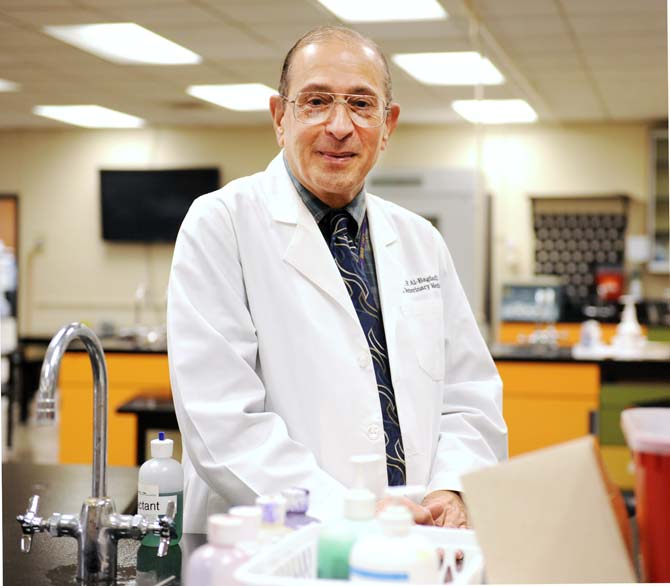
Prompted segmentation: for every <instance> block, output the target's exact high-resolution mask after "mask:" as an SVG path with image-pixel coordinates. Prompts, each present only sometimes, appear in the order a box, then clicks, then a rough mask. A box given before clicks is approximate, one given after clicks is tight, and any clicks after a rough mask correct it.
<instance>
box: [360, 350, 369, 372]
mask: <svg viewBox="0 0 670 586" xmlns="http://www.w3.org/2000/svg"><path fill="white" fill-rule="evenodd" d="M358 364H359V366H360V367H361V368H365V367H367V366H368V365H369V364H370V352H368V351H367V350H363V352H361V353H360V354H359V355H358Z"/></svg>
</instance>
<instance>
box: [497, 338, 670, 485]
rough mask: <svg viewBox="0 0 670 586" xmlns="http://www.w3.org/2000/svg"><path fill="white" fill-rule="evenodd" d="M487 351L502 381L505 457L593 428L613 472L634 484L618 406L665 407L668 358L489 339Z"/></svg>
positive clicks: (618, 480)
mask: <svg viewBox="0 0 670 586" xmlns="http://www.w3.org/2000/svg"><path fill="white" fill-rule="evenodd" d="M491 353H492V356H493V359H494V361H495V363H496V367H497V368H498V372H499V373H500V377H501V378H502V381H503V415H504V417H505V421H506V422H507V426H508V429H509V454H510V456H516V455H519V454H522V453H525V452H529V451H532V450H536V449H539V448H543V447H547V446H550V445H553V444H557V443H561V442H565V441H569V440H571V439H575V438H578V437H581V436H584V435H587V434H590V433H591V434H594V435H596V436H597V437H598V439H599V443H600V453H601V456H602V458H603V462H604V464H605V467H606V469H607V471H608V473H609V475H610V477H611V479H612V480H613V481H614V483H615V484H617V485H618V486H619V487H620V488H621V489H623V490H626V491H630V490H632V489H633V485H634V477H633V469H632V457H631V453H630V450H629V449H628V446H627V445H626V441H625V439H624V437H623V433H622V431H621V425H620V423H619V420H620V416H621V411H622V410H623V409H625V408H627V407H633V406H670V384H669V383H670V360H668V359H661V358H656V359H652V358H647V359H640V360H613V359H604V360H577V359H574V358H573V357H572V352H571V349H570V348H567V347H559V348H555V349H546V348H544V349H543V348H538V347H532V346H516V345H509V344H494V345H492V346H491Z"/></svg>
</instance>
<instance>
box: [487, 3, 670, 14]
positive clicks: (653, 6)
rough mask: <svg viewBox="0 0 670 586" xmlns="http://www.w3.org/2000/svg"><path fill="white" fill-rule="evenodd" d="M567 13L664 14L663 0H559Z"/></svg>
mask: <svg viewBox="0 0 670 586" xmlns="http://www.w3.org/2000/svg"><path fill="white" fill-rule="evenodd" d="M489 1H490V0H489ZM559 2H560V3H561V4H562V5H563V7H564V8H565V10H566V12H567V13H568V14H569V15H577V14H597V15H599V16H600V17H601V18H608V17H609V16H611V15H616V14H628V15H630V16H632V17H637V16H639V15H640V14H644V13H652V14H657V15H659V16H664V15H665V10H666V2H665V0H637V1H635V2H631V0H559Z"/></svg>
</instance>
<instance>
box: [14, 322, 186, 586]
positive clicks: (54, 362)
mask: <svg viewBox="0 0 670 586" xmlns="http://www.w3.org/2000/svg"><path fill="white" fill-rule="evenodd" d="M75 339H80V340H81V341H82V342H83V344H84V347H85V348H86V351H87V352H88V354H89V357H90V359H91V367H92V368H93V474H92V489H91V496H90V497H88V498H87V499H85V500H84V503H83V505H82V508H81V511H80V513H79V515H78V516H77V515H63V514H60V513H54V514H53V515H51V516H50V517H49V518H48V519H43V518H42V517H38V516H37V508H38V504H39V496H37V495H33V496H32V497H31V498H30V500H29V502H28V509H27V511H26V512H25V513H24V514H22V515H18V516H17V517H16V520H17V521H18V522H19V524H20V525H21V530H22V532H23V535H22V536H21V551H22V552H24V553H29V552H30V546H31V543H32V536H33V535H34V534H35V533H40V532H45V533H47V532H48V533H49V534H50V535H51V536H52V537H61V536H70V537H74V538H75V539H76V540H77V545H78V551H77V579H78V580H81V581H84V582H87V583H91V582H112V581H114V580H115V579H116V560H117V545H118V541H119V540H120V539H138V540H139V539H142V538H143V537H144V536H146V535H158V536H159V537H160V544H159V546H158V556H159V557H163V556H165V555H166V554H167V550H168V547H169V544H170V538H171V537H173V536H174V533H175V529H174V514H175V503H174V502H172V501H171V502H170V503H169V504H168V508H167V514H166V515H164V516H161V517H159V518H158V520H156V521H148V520H147V519H145V518H144V517H143V516H142V515H139V514H138V515H121V514H119V513H117V512H116V511H115V508H114V503H113V501H112V499H111V498H109V497H108V496H107V366H106V364H105V355H104V353H103V350H102V345H101V344H100V340H98V337H97V336H96V335H95V333H94V332H93V331H92V330H91V329H89V328H88V327H86V326H85V325H83V324H80V323H72V324H70V325H68V326H65V327H64V328H62V329H61V330H60V331H59V332H58V333H57V334H56V335H55V336H54V338H53V339H52V340H51V343H50V344H49V347H48V349H47V352H46V355H45V357H44V363H43V364H42V373H41V376H40V388H39V394H38V397H37V419H38V421H43V422H54V421H55V418H56V401H55V391H56V385H57V383H58V372H59V370H60V364H61V360H62V359H63V355H64V354H65V350H66V349H67V347H68V345H69V344H70V342H72V341H73V340H75Z"/></svg>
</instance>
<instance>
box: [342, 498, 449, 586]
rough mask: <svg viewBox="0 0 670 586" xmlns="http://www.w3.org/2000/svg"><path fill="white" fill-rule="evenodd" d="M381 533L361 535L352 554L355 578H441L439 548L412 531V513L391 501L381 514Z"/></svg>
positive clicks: (412, 580) (421, 581) (425, 580)
mask: <svg viewBox="0 0 670 586" xmlns="http://www.w3.org/2000/svg"><path fill="white" fill-rule="evenodd" d="M377 518H378V520H379V524H380V527H381V533H380V534H370V535H367V536H364V537H361V539H359V540H358V541H357V542H356V544H355V545H354V547H353V549H352V550H351V556H350V560H349V561H350V575H349V579H350V580H351V581H352V582H358V581H380V582H395V583H397V582H405V583H409V584H437V583H439V582H440V580H439V577H440V561H439V558H438V554H437V550H436V548H435V546H434V545H432V544H431V543H430V541H428V540H427V539H425V538H423V537H421V536H419V535H412V534H411V529H412V526H413V524H414V521H413V520H412V513H411V512H410V511H409V509H408V508H407V507H405V506H404V505H396V504H394V505H391V506H389V507H388V508H387V509H385V510H384V511H382V512H381V513H380V514H379V515H378V517H377Z"/></svg>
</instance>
